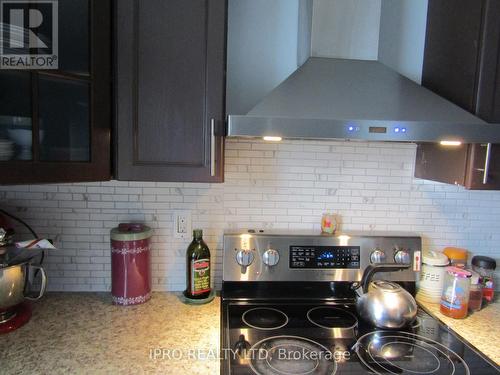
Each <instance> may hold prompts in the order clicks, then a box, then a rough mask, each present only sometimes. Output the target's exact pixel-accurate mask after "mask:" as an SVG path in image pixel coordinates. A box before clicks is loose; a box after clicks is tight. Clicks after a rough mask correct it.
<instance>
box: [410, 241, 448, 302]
mask: <svg viewBox="0 0 500 375" xmlns="http://www.w3.org/2000/svg"><path fill="white" fill-rule="evenodd" d="M449 263H450V261H449V259H448V257H447V256H446V255H444V254H443V253H442V252H440V251H428V252H424V253H423V254H422V271H421V272H420V282H419V285H418V292H417V296H416V299H417V301H419V302H429V303H440V302H441V293H442V292H443V282H444V275H445V273H446V267H447V266H448V265H449Z"/></svg>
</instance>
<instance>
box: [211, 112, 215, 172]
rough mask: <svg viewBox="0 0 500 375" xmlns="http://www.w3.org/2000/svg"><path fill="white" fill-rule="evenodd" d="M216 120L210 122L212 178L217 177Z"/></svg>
mask: <svg viewBox="0 0 500 375" xmlns="http://www.w3.org/2000/svg"><path fill="white" fill-rule="evenodd" d="M215 148H216V144H215V119H211V120H210V176H212V177H214V176H215Z"/></svg>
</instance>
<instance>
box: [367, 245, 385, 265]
mask: <svg viewBox="0 0 500 375" xmlns="http://www.w3.org/2000/svg"><path fill="white" fill-rule="evenodd" d="M385 258H386V256H385V253H384V252H383V251H382V250H380V249H378V248H377V249H375V250H373V251H372V253H371V254H370V262H371V263H375V264H378V263H385Z"/></svg>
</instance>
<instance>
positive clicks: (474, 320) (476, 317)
mask: <svg viewBox="0 0 500 375" xmlns="http://www.w3.org/2000/svg"><path fill="white" fill-rule="evenodd" d="M419 304H420V305H422V306H423V307H424V308H425V309H426V310H427V311H428V312H429V313H431V314H432V315H434V316H435V317H436V318H438V319H439V320H440V321H442V322H443V323H444V324H446V325H447V326H448V327H450V328H451V329H452V330H453V331H455V332H456V333H457V334H459V335H460V336H461V337H463V338H464V339H465V340H466V341H468V342H469V344H471V345H472V346H474V347H475V348H476V349H477V350H479V351H480V352H482V353H483V354H484V355H486V356H487V357H489V358H490V359H491V360H492V361H493V362H495V363H496V364H497V365H498V366H500V346H499V345H498V344H497V342H496V340H498V338H499V337H500V302H495V303H491V304H489V305H487V306H485V307H484V308H483V309H482V310H480V311H477V312H475V313H473V314H470V315H469V316H468V317H467V318H465V319H452V318H449V317H447V316H445V315H443V314H441V313H440V312H439V304H438V303H419Z"/></svg>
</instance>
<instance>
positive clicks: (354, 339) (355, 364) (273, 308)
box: [221, 301, 499, 375]
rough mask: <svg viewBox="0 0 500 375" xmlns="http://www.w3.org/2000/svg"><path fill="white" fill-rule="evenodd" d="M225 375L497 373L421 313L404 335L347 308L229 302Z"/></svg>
mask: <svg viewBox="0 0 500 375" xmlns="http://www.w3.org/2000/svg"><path fill="white" fill-rule="evenodd" d="M222 311H223V313H222V319H223V322H222V357H223V359H224V360H223V362H222V366H221V372H222V373H223V374H234V375H240V374H260V375H298V374H301V375H304V374H311V375H312V374H318V375H319V374H321V375H334V374H367V373H368V374H411V375H416V374H436V375H441V374H443V375H452V374H453V375H468V374H472V375H486V374H498V373H499V371H498V368H497V367H495V366H494V365H493V364H491V363H490V362H489V361H487V360H486V359H484V358H483V357H482V356H481V355H479V354H478V353H477V352H475V351H474V350H473V349H472V348H471V347H470V346H469V345H468V344H467V343H465V342H463V341H462V340H460V339H459V338H458V337H457V336H456V335H455V334H454V333H452V332H451V331H450V330H448V329H447V328H446V326H444V325H442V324H441V323H439V321H437V320H436V319H434V318H433V317H431V316H430V315H429V314H427V313H426V312H425V311H423V310H420V311H419V313H418V316H417V319H416V321H415V322H414V323H413V324H412V326H411V327H408V328H406V329H404V330H399V331H397V330H396V331H392V330H379V329H374V328H373V327H371V326H368V325H367V324H366V323H364V322H363V321H361V320H358V318H357V315H356V311H355V306H353V305H348V304H334V303H322V304H310V303H273V304H266V303H244V302H229V301H224V302H223V304H222Z"/></svg>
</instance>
